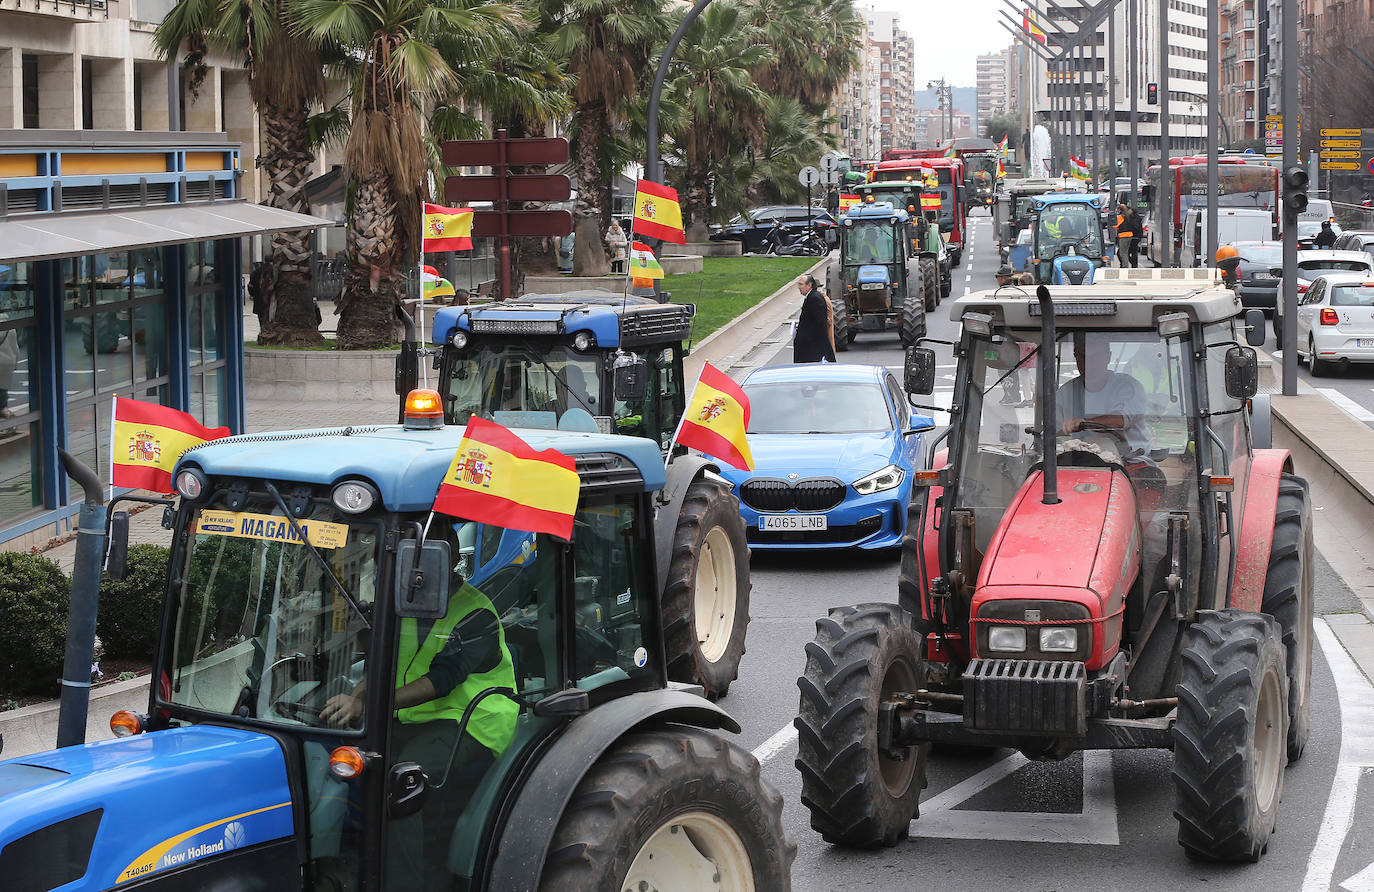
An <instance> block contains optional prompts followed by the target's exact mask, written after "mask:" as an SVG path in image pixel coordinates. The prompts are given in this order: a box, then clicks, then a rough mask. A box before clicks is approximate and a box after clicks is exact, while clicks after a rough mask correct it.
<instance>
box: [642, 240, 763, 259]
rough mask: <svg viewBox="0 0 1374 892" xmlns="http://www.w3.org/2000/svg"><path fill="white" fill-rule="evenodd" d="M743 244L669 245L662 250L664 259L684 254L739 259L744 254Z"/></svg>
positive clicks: (699, 243)
mask: <svg viewBox="0 0 1374 892" xmlns="http://www.w3.org/2000/svg"><path fill="white" fill-rule="evenodd" d="M743 249H744V245H743V243H742V242H688V243H687V244H685V245H667V244H665V245H664V246H663V248H662V252H663V256H664V259H665V260H666V259H667V258H669V257H673V256H675V255H682V254H700V255H701V256H703V257H739V256H740V255H741V254H742V253H743Z"/></svg>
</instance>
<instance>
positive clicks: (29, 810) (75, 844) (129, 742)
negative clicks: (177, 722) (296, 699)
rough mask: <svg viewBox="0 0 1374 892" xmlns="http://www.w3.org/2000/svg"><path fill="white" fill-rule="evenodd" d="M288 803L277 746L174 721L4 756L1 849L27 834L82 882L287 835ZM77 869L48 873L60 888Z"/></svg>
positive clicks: (136, 874) (261, 738)
mask: <svg viewBox="0 0 1374 892" xmlns="http://www.w3.org/2000/svg"><path fill="white" fill-rule="evenodd" d="M292 809H293V807H292V803H291V791H290V788H289V786H288V784H287V778H286V759H285V757H284V755H283V754H282V749H281V746H280V745H279V744H278V743H277V742H276V741H275V740H273V739H272V738H271V737H267V736H265V735H263V734H255V733H252V732H249V731H242V730H237V729H233V728H221V727H216V726H210V725H194V726H191V727H185V728H172V729H169V730H166V731H156V732H152V733H149V734H140V735H138V736H135V737H129V738H125V739H122V740H105V741H101V742H99V743H88V744H86V745H84V746H73V747H66V748H64V749H60V750H51V751H49V752H45V753H38V754H36V755H32V756H23V757H20V758H16V759H10V760H8V761H5V762H0V849H4V847H5V846H8V845H12V844H14V843H15V841H16V840H20V839H21V838H24V837H28V839H27V840H24V842H21V843H19V845H21V846H25V845H28V846H32V847H33V850H34V855H35V860H36V861H39V860H41V859H42V857H43V855H44V853H52V852H61V853H62V854H63V855H64V856H65V857H66V858H67V859H69V862H75V863H76V864H81V863H84V864H85V865H86V869H85V873H84V877H85V879H86V885H83V886H81V888H87V887H89V888H92V889H107V888H110V887H112V886H114V885H115V884H117V883H124V882H128V881H131V880H134V879H138V878H142V877H146V876H149V875H151V874H154V873H157V872H160V871H163V870H170V869H173V868H177V867H182V866H184V865H187V864H190V863H191V862H193V861H199V860H201V859H206V858H214V857H217V856H220V855H224V854H226V853H228V852H231V851H234V850H237V849H242V848H246V847H248V846H257V845H260V844H262V843H266V842H270V841H272V840H276V839H281V838H283V837H289V836H291V835H292V834H293V833H294V832H295V816H294V813H293V810H292ZM40 869H43V868H40ZM46 869H48V870H49V872H50V873H53V872H54V871H60V870H65V869H67V868H65V867H60V868H59V867H55V866H54V867H50V868H46ZM71 869H72V870H73V871H74V870H75V869H76V868H71ZM81 876H82V874H74V875H73V876H69V877H68V878H67V879H62V878H61V876H59V875H58V874H56V873H53V878H54V879H57V880H58V883H57V884H58V885H63V887H64V888H65V887H66V886H65V883H67V882H70V881H71V879H76V878H80V877H81ZM44 888H46V887H44Z"/></svg>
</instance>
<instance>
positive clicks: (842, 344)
mask: <svg viewBox="0 0 1374 892" xmlns="http://www.w3.org/2000/svg"><path fill="white" fill-rule="evenodd" d="M830 305H831V307H832V309H833V310H834V312H835V349H836V350H837V351H838V352H840V353H843V352H844V351H846V350H848V349H849V345H850V344H852V343H853V342H854V335H853V333H851V332H850V331H849V306H848V304H847V303H846V301H845V299H844V295H840V296H839V297H835V295H834V294H831V296H830Z"/></svg>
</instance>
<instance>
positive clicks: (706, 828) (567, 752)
mask: <svg viewBox="0 0 1374 892" xmlns="http://www.w3.org/2000/svg"><path fill="white" fill-rule="evenodd" d="M517 434H518V435H519V436H520V437H521V438H522V439H524V440H525V441H526V442H527V443H528V444H529V445H530V446H531V447H533V448H535V449H547V448H552V449H557V450H560V451H561V452H563V453H564V454H566V455H569V456H571V457H572V458H573V459H574V460H575V462H576V468H577V473H578V476H579V478H580V483H581V490H580V494H579V501H578V504H577V509H576V515H575V518H574V522H573V530H572V536H571V540H568V541H565V540H563V539H560V538H558V537H555V536H551V535H549V534H547V533H540V534H537V535H536V534H533V533H527V532H522V531H520V530H518V529H514V528H504V527H502V526H499V525H495V524H493V523H491V522H476V521H472V520H467V519H465V518H463V517H461V516H453V515H446V514H436V513H434V512H433V511H432V510H431V508H432V505H433V503H434V499H435V493H436V490H437V489H438V487H439V484H440V482H441V480H443V479H444V477H445V474H446V473H447V471H448V467H449V464H450V461H451V460H452V458H453V456H454V454H455V452H456V450H457V449H458V446H459V442H460V440H461V439H462V436H463V428H462V427H454V426H445V425H444V424H443V418H442V413H441V410H440V409H439V398H438V394H437V393H435V392H434V391H417V393H416V394H415V395H414V396H413V397H412V398H411V399H410V400H408V411H407V413H406V416H405V420H404V423H403V424H398V425H386V426H379V427H348V428H339V429H331V430H313V431H290V432H283V433H266V434H253V435H246V436H237V437H232V438H228V439H224V440H218V441H214V442H211V443H207V444H205V445H202V446H199V447H196V448H194V449H192V450H190V451H188V452H187V453H186V454H185V455H184V456H183V457H182V458H181V460H180V461H179V463H178V465H177V467H176V470H175V471H174V478H173V479H174V481H175V486H176V490H177V492H178V497H177V498H175V499H168V500H162V501H164V502H165V504H164V508H163V510H164V514H163V522H164V524H165V525H166V526H168V527H169V528H170V529H171V530H172V532H173V545H172V549H171V557H170V570H169V574H168V578H167V582H166V592H165V598H164V603H163V606H162V610H161V625H162V631H161V635H160V639H159V645H158V648H157V653H156V657H155V663H154V668H153V683H152V685H151V690H150V694H149V702H148V709H147V712H146V714H143V715H134V714H132V713H127V712H126V713H117V714H116V716H115V718H114V720H112V722H111V727H112V728H113V729H114V730H115V731H116V733H117V734H119V735H122V736H121V737H120V738H118V739H114V740H107V741H101V742H98V743H90V744H83V745H76V746H67V747H65V748H62V749H57V750H53V751H50V752H46V753H40V754H37V755H33V756H27V757H21V758H16V759H11V760H9V761H4V762H0V866H3V867H4V869H5V874H4V879H3V880H0V886H3V887H4V888H5V889H6V890H7V892H48V890H54V889H61V890H63V892H66V890H73V892H78V890H79V892H86V890H108V889H120V890H123V889H129V890H149V892H153V890H156V892H163V890H196V892H289V890H297V892H428V890H437V889H444V890H479V889H490V890H500V892H513V890H536V889H537V890H547V892H565V890H604V889H640V888H654V889H679V890H688V892H695V890H698V889H712V888H719V889H734V890H744V889H760V890H786V889H787V888H789V885H790V883H789V880H788V875H789V869H790V862H791V860H792V857H793V855H794V853H795V846H793V845H792V844H791V843H790V842H789V841H787V839H786V838H785V836H784V834H783V829H782V825H781V814H782V799H781V797H780V796H779V795H778V794H777V793H776V792H775V791H774V790H773V789H771V788H770V787H769V786H768V785H767V784H766V783H764V782H763V781H762V780H761V778H760V776H759V766H758V763H757V762H756V761H755V760H754V758H753V757H752V756H751V755H750V754H749V753H748V752H746V751H745V750H743V749H741V748H739V747H738V746H737V745H735V744H734V743H732V742H730V741H729V740H727V739H726V738H725V737H724V736H722V735H721V734H719V733H717V732H718V731H719V730H720V729H724V730H728V731H737V730H738V729H739V726H738V724H737V723H736V722H735V721H734V719H732V718H731V717H730V716H729V715H727V714H726V713H725V712H724V711H723V710H721V709H720V708H719V707H717V706H716V705H714V704H713V703H711V702H709V701H708V700H706V699H704V698H703V697H701V696H698V695H697V694H696V693H693V692H691V691H689V690H687V689H686V687H685V686H676V687H675V686H674V685H673V684H672V683H670V682H669V680H668V678H667V665H666V662H667V661H666V656H665V650H664V644H663V636H662V635H661V634H660V628H661V627H662V616H661V611H660V607H659V586H658V583H657V580H656V578H655V566H654V565H655V556H654V552H655V543H654V534H653V514H654V511H655V510H656V506H655V500H656V499H657V496H658V493H660V492H661V491H662V488H663V486H664V483H665V477H664V469H663V457H662V454H661V453H660V451H659V448H658V445H657V443H655V442H653V441H651V440H644V439H640V438H633V437H623V436H607V435H604V434H599V433H595V432H592V433H581V432H576V433H573V432H560V431H518V432H517ZM471 461H472V462H474V463H475V464H469V465H467V466H466V470H465V471H464V473H469V472H471V473H474V474H481V473H483V471H482V467H483V466H484V465H485V466H486V467H487V468H488V469H490V468H491V467H493V465H490V464H487V463H486V462H485V460H483V459H479V458H478V457H477V456H476V455H475V454H474V455H473V456H472V457H471ZM91 477H92V479H95V478H94V475H91ZM95 490H96V492H97V494H98V493H99V490H100V487H99V484H98V482H97V484H96V486H95ZM97 497H98V496H97ZM142 501H150V500H148V499H142ZM115 528H116V529H119V527H118V526H116V527H115ZM126 547H127V538H125V539H123V540H121V538H120V536H119V535H118V534H117V533H116V534H115V535H114V536H113V537H112V549H111V551H112V556H111V563H112V565H114V564H117V563H119V561H118V559H117V558H116V555H119V554H122V553H123V552H124V549H125V548H126Z"/></svg>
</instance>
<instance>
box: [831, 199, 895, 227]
mask: <svg viewBox="0 0 1374 892" xmlns="http://www.w3.org/2000/svg"><path fill="white" fill-rule="evenodd" d="M844 215H845V216H846V217H849V218H850V219H852V220H890V219H892V218H893V217H896V218H898V222H901V223H906V222H908V221H910V219H911V217H910V216H908V215H907V212H906V211H905V210H903V209H902V208H897V207H893V206H892V202H890V201H875V202H872V203H865V204H856V205H853V206H852V207H850V208H849V210H847V211H845V213H844Z"/></svg>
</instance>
